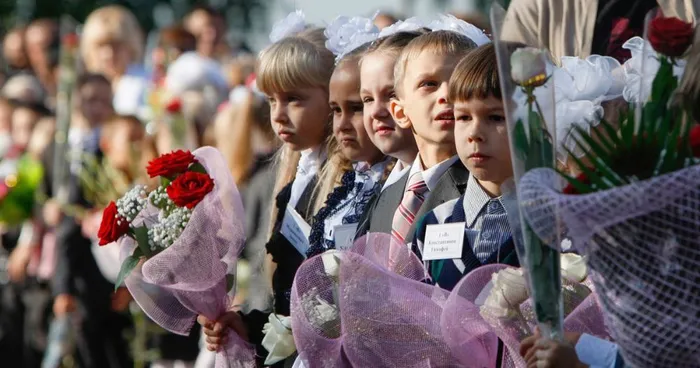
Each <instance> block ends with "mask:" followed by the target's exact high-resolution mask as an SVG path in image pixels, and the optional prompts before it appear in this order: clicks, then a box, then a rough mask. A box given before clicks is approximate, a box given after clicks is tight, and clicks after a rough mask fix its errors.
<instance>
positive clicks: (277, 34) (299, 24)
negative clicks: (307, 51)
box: [270, 10, 307, 43]
mask: <svg viewBox="0 0 700 368" xmlns="http://www.w3.org/2000/svg"><path fill="white" fill-rule="evenodd" d="M306 25H307V24H306V15H304V12H303V11H301V10H297V11H295V12H291V13H289V14H288V15H287V16H286V17H284V19H282V20H280V21H278V22H277V23H275V25H274V26H272V31H271V32H270V41H272V42H273V43H274V42H277V41H279V40H281V39H283V38H285V37H289V36H292V35H295V34H297V33H299V32H301V31H303V30H304V29H306Z"/></svg>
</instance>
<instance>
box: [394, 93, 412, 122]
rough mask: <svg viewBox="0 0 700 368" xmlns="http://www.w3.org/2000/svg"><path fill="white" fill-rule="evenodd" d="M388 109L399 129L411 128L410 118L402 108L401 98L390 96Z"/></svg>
mask: <svg viewBox="0 0 700 368" xmlns="http://www.w3.org/2000/svg"><path fill="white" fill-rule="evenodd" d="M389 110H390V111H391V116H392V117H393V118H394V121H395V122H396V124H397V125H398V126H399V127H401V129H409V128H411V119H409V118H408V115H406V110H404V106H403V102H401V100H398V99H395V98H392V99H391V102H390V104H389Z"/></svg>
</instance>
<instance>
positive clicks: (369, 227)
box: [356, 160, 469, 243]
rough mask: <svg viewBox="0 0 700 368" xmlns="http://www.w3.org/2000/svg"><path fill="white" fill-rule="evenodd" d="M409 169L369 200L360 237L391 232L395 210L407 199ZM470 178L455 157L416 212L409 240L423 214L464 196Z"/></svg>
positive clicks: (407, 239) (408, 236)
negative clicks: (405, 194) (405, 195)
mask: <svg viewBox="0 0 700 368" xmlns="http://www.w3.org/2000/svg"><path fill="white" fill-rule="evenodd" d="M409 173H410V171H409V172H407V173H406V174H404V176H402V177H401V179H399V181H397V182H396V183H394V184H392V185H390V186H389V187H388V188H386V190H384V191H383V192H381V193H380V194H378V195H376V196H375V198H374V200H372V201H371V202H370V203H369V204H368V206H367V210H366V211H365V213H364V214H363V215H362V219H361V220H360V225H359V226H358V231H357V236H356V238H359V237H361V236H362V235H365V234H367V233H386V234H391V225H392V222H393V220H394V213H395V212H396V209H397V208H398V207H399V204H400V203H401V200H402V199H403V194H404V192H405V188H406V183H407V182H408V175H409ZM468 181H469V171H468V170H467V168H466V167H464V164H462V162H461V161H460V160H457V161H455V163H454V164H452V166H450V167H449V168H448V169H447V171H446V172H445V173H444V174H443V175H442V176H441V177H440V179H439V180H438V182H437V184H436V185H435V188H433V190H432V191H431V192H430V195H429V196H428V198H427V199H426V200H425V202H424V203H423V205H422V206H421V208H420V210H419V211H418V213H417V214H416V221H414V222H413V225H411V228H410V229H409V231H408V235H407V236H406V242H407V243H411V242H412V241H413V236H414V233H415V230H416V229H415V226H416V224H417V223H418V222H419V221H418V220H419V219H420V218H421V217H423V216H424V215H425V214H426V213H428V212H429V211H430V210H432V209H433V208H435V207H437V206H439V205H441V204H443V203H445V202H447V201H450V200H452V199H455V198H457V197H459V196H461V195H462V194H463V193H464V190H465V189H466V188H467V182H468Z"/></svg>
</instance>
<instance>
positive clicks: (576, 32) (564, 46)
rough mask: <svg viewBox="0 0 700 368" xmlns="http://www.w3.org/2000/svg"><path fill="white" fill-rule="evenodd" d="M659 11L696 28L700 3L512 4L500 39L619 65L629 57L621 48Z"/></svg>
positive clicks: (540, 0) (545, 0)
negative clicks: (605, 58) (610, 59)
mask: <svg viewBox="0 0 700 368" xmlns="http://www.w3.org/2000/svg"><path fill="white" fill-rule="evenodd" d="M657 6H658V7H660V9H661V11H662V12H663V14H664V16H666V17H677V18H680V19H681V20H684V21H686V22H691V23H694V21H695V20H696V18H697V15H696V14H698V11H700V1H698V0H664V1H657V0H640V1H629V0H596V1H588V0H512V1H511V3H510V5H509V6H508V12H507V14H506V19H505V20H504V23H503V30H502V39H503V40H505V41H513V42H520V43H524V44H526V45H528V46H532V47H539V48H546V49H548V50H549V51H550V53H551V54H552V56H553V57H554V60H555V62H559V60H560V59H561V57H562V56H578V57H581V58H585V57H588V56H589V55H592V54H595V55H604V56H611V57H614V58H616V59H617V60H618V61H620V62H621V63H623V62H625V61H626V60H627V59H628V58H630V57H631V55H630V52H629V50H625V49H623V48H622V45H623V44H624V43H625V42H626V41H627V40H629V39H630V38H632V37H634V36H642V35H643V32H644V20H645V18H646V15H647V13H648V12H649V11H650V10H652V9H654V8H655V7H657Z"/></svg>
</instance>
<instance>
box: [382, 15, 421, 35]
mask: <svg viewBox="0 0 700 368" xmlns="http://www.w3.org/2000/svg"><path fill="white" fill-rule="evenodd" d="M425 27H426V24H425V22H423V21H422V20H421V19H419V18H418V17H412V18H408V19H406V20H400V21H398V22H396V23H394V24H392V25H390V26H388V27H386V28H384V29H382V31H381V32H379V36H377V38H382V37H386V36H391V35H393V34H396V33H399V32H415V31H417V30H419V29H421V28H425Z"/></svg>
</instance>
